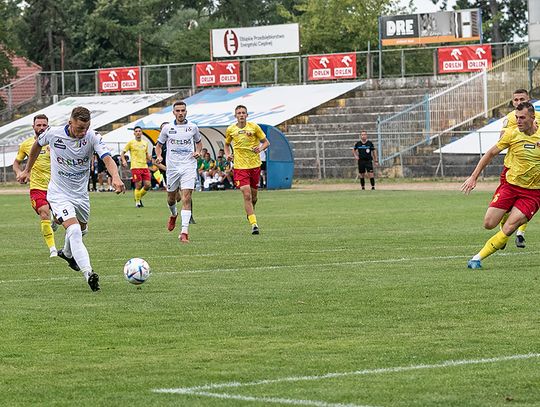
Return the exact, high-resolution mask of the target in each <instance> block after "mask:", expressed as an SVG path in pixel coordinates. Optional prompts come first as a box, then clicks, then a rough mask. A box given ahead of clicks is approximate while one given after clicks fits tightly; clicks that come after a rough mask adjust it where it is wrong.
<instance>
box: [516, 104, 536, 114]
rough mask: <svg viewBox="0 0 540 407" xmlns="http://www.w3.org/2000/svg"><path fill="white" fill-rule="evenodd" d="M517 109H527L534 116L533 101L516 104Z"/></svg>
mask: <svg viewBox="0 0 540 407" xmlns="http://www.w3.org/2000/svg"><path fill="white" fill-rule="evenodd" d="M516 110H527V112H528V113H529V114H530V115H532V116H534V105H533V104H532V103H531V102H521V103H520V104H519V105H517V106H516Z"/></svg>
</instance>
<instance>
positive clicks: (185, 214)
mask: <svg viewBox="0 0 540 407" xmlns="http://www.w3.org/2000/svg"><path fill="white" fill-rule="evenodd" d="M180 217H181V218H182V233H187V232H188V228H189V220H190V219H191V211H188V210H185V209H182V210H181V211H180Z"/></svg>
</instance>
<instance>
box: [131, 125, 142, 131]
mask: <svg viewBox="0 0 540 407" xmlns="http://www.w3.org/2000/svg"><path fill="white" fill-rule="evenodd" d="M137 129H141V130H142V127H141V126H135V127H133V131H135V130H137Z"/></svg>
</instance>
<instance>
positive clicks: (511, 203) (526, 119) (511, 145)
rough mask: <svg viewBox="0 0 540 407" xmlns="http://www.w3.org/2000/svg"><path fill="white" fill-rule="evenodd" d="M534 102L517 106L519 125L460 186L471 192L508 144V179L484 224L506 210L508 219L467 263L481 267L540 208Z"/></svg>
mask: <svg viewBox="0 0 540 407" xmlns="http://www.w3.org/2000/svg"><path fill="white" fill-rule="evenodd" d="M534 114H535V112H534V106H533V105H532V104H531V103H529V102H523V103H520V104H519V105H518V106H517V107H516V110H515V115H516V121H517V129H515V130H513V131H508V132H506V133H505V134H504V136H503V137H502V138H501V139H500V140H499V141H498V142H497V144H495V145H494V146H493V147H491V148H490V149H489V150H488V151H487V152H486V154H485V155H484V156H483V157H482V158H481V159H480V161H479V162H478V164H477V165H476V168H475V169H474V171H473V173H472V174H471V176H470V177H469V178H467V180H465V182H464V183H463V185H462V186H461V190H462V191H463V192H464V193H465V194H469V193H470V192H471V191H472V190H473V189H474V187H475V186H476V180H477V179H478V176H479V175H480V173H481V172H482V171H483V169H484V168H485V167H486V166H487V165H488V164H489V163H490V162H491V160H492V159H493V158H494V157H495V156H497V155H498V154H499V153H500V152H501V151H503V150H504V149H506V148H508V152H509V153H510V154H511V155H510V157H511V162H509V163H508V164H509V169H508V172H507V174H506V182H505V183H502V184H500V185H499V187H498V188H497V190H496V191H495V194H494V195H493V199H492V200H491V203H490V204H489V207H488V209H487V211H486V215H485V217H484V227H485V228H486V229H493V228H494V227H496V226H497V225H498V224H499V223H500V222H501V220H502V218H503V216H504V215H505V214H506V212H509V215H508V219H507V220H506V222H505V223H504V225H503V226H502V228H501V230H500V231H499V232H497V233H496V234H495V235H494V236H493V237H491V238H490V239H489V240H488V241H487V242H486V244H485V245H484V247H483V248H482V249H481V250H480V252H478V254H476V255H475V256H474V257H473V258H472V259H471V260H469V262H468V264H467V267H469V268H472V269H477V268H482V264H481V260H483V259H484V258H486V257H487V256H489V255H491V254H493V253H495V252H496V251H497V250H500V249H502V248H504V246H506V243H507V242H508V238H509V236H511V235H512V233H514V232H515V231H516V229H517V228H518V227H519V226H520V225H522V224H524V223H525V222H527V221H528V220H531V218H532V217H533V216H534V214H535V213H536V212H537V211H538V209H539V208H540V129H539V127H538V125H537V124H536V121H535V115H534Z"/></svg>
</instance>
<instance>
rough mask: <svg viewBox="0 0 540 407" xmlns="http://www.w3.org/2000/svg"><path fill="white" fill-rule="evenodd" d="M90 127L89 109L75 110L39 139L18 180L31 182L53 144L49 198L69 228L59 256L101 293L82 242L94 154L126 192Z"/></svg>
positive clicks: (104, 149) (99, 140)
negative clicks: (42, 153)
mask: <svg viewBox="0 0 540 407" xmlns="http://www.w3.org/2000/svg"><path fill="white" fill-rule="evenodd" d="M89 127H90V111H89V110H88V109H86V108H85V107H76V108H74V109H73V111H72V112H71V117H70V119H69V123H68V124H67V125H66V126H64V127H62V126H61V127H50V128H49V129H48V130H47V131H45V132H44V133H42V134H41V135H40V136H39V137H38V139H37V140H36V142H35V143H34V145H33V146H32V149H31V150H30V154H29V157H28V164H27V166H26V169H25V170H24V171H23V172H22V173H20V174H19V176H18V177H17V180H18V181H19V182H21V183H25V182H27V181H28V179H29V178H30V171H31V170H32V166H33V165H34V162H35V161H36V158H37V156H38V155H39V151H40V150H41V147H42V146H45V145H49V148H50V153H51V180H50V182H49V190H48V195H47V197H48V199H49V203H50V206H51V209H52V212H53V214H54V215H55V217H56V219H58V221H59V222H61V223H62V225H63V226H64V228H65V229H66V238H65V243H64V248H63V249H62V250H59V251H58V256H59V257H61V258H63V259H64V260H66V261H67V262H68V264H69V266H70V267H71V268H72V269H74V270H76V271H81V272H82V273H83V275H84V278H85V279H86V281H87V282H88V285H89V286H90V288H91V290H92V291H98V290H99V276H98V275H97V274H96V273H94V271H93V270H92V266H91V265H90V257H89V255H88V250H87V249H86V247H85V245H84V243H83V240H82V236H83V234H85V232H86V231H87V224H88V218H89V215H90V199H89V196H88V188H87V181H88V177H89V175H90V163H91V161H92V156H93V154H94V151H95V152H96V153H97V154H98V155H99V156H100V158H101V159H102V160H103V162H104V163H105V166H106V167H107V170H108V171H109V173H110V174H111V176H112V185H113V187H114V188H115V191H116V192H117V193H120V192H124V191H125V186H124V183H123V182H122V180H121V179H120V176H119V175H118V169H117V167H116V164H115V162H114V161H113V159H112V158H111V154H110V152H109V150H108V148H107V147H106V146H105V144H104V143H103V141H102V140H101V136H100V135H99V134H98V133H96V132H95V131H94V130H89Z"/></svg>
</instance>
